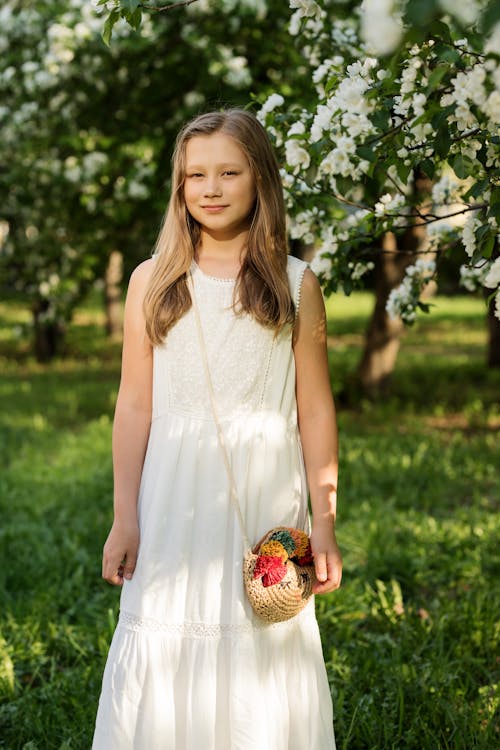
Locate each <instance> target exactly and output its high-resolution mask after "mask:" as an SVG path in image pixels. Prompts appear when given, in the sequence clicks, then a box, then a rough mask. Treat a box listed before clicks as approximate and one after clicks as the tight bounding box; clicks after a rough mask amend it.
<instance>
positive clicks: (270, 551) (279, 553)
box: [259, 541, 288, 563]
mask: <svg viewBox="0 0 500 750" xmlns="http://www.w3.org/2000/svg"><path fill="white" fill-rule="evenodd" d="M259 555H268V556H269V557H279V558H280V560H281V561H282V562H284V563H285V562H286V561H287V560H288V552H287V551H286V549H285V548H284V547H283V545H282V544H281V542H275V541H272V542H265V543H264V544H263V545H262V546H261V548H260V549H259Z"/></svg>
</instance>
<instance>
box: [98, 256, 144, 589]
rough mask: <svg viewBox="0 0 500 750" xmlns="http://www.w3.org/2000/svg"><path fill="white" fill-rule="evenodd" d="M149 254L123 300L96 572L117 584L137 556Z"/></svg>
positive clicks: (130, 570)
mask: <svg viewBox="0 0 500 750" xmlns="http://www.w3.org/2000/svg"><path fill="white" fill-rule="evenodd" d="M152 262H153V261H151V260H148V261H145V262H144V263H142V264H141V265H140V266H138V267H137V268H136V269H135V271H134V272H133V274H132V276H131V277H130V283H129V288H128V292H127V300H126V303H125V317H124V331H123V353H122V372H121V380H120V388H119V391H118V398H117V401H116V409H115V417H114V422H113V477H114V521H113V526H112V527H111V531H110V533H109V536H108V538H107V540H106V543H105V545H104V550H103V562H102V575H103V578H105V579H106V580H107V581H109V583H112V584H114V585H121V584H122V583H123V579H124V578H131V577H132V574H133V572H134V568H135V563H136V560H137V551H138V547H139V527H138V523H137V497H138V494H139V485H140V480H141V473H142V467H143V464H144V456H145V453H146V446H147V442H148V437H149V430H150V427H151V411H152V376H153V352H152V347H151V344H150V343H149V340H148V338H147V336H146V329H145V322H144V314H143V310H142V302H143V299H144V292H145V289H146V285H147V282H148V280H149V276H150V274H151V265H152Z"/></svg>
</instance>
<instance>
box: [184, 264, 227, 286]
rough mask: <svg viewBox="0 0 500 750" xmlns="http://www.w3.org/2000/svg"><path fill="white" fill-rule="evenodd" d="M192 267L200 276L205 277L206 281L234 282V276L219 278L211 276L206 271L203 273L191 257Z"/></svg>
mask: <svg viewBox="0 0 500 750" xmlns="http://www.w3.org/2000/svg"><path fill="white" fill-rule="evenodd" d="M192 268H193V269H194V270H195V271H196V272H197V273H198V274H199V275H200V277H201V278H203V279H207V280H208V281H215V282H216V283H218V284H234V283H235V282H236V279H235V278H229V277H228V278H220V277H219V276H211V275H210V274H208V273H205V271H203V270H202V269H201V268H200V266H199V265H198V263H197V262H196V261H195V260H194V259H193V261H192Z"/></svg>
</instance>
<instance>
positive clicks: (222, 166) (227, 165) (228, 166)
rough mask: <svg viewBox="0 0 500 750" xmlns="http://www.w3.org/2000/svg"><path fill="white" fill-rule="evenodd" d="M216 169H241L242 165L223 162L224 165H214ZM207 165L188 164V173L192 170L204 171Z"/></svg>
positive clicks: (233, 162)
mask: <svg viewBox="0 0 500 750" xmlns="http://www.w3.org/2000/svg"><path fill="white" fill-rule="evenodd" d="M214 166H215V168H216V169H228V168H235V167H237V168H238V169H241V166H242V165H241V163H240V162H236V161H229V162H222V164H215V165H214ZM206 167H207V165H206V164H205V165H201V164H187V165H186V171H189V170H190V169H198V170H203V169H206Z"/></svg>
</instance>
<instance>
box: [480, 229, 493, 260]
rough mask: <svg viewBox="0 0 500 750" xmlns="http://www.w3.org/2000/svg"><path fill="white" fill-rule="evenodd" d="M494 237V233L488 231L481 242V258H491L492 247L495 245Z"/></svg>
mask: <svg viewBox="0 0 500 750" xmlns="http://www.w3.org/2000/svg"><path fill="white" fill-rule="evenodd" d="M495 239H496V237H495V235H494V234H492V233H491V232H490V233H489V234H488V235H487V236H486V237H485V239H484V240H483V242H482V243H481V245H480V250H481V255H482V256H483V258H491V254H492V253H493V248H494V247H495Z"/></svg>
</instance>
